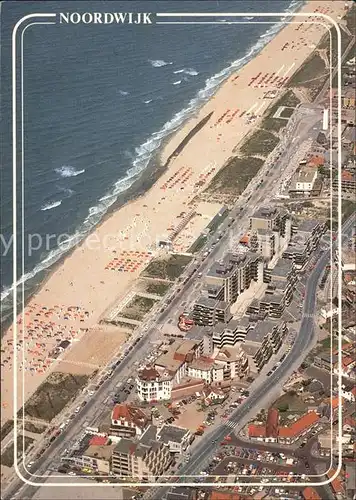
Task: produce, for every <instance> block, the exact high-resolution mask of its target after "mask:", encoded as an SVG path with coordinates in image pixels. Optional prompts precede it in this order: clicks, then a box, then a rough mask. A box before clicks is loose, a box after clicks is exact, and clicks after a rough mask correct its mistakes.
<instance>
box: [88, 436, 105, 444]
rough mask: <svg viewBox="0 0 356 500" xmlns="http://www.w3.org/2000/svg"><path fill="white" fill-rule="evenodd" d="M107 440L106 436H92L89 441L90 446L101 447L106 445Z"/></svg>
mask: <svg viewBox="0 0 356 500" xmlns="http://www.w3.org/2000/svg"><path fill="white" fill-rule="evenodd" d="M108 441H109V440H108V438H107V437H106V436H93V437H92V438H91V440H90V441H89V445H90V446H103V445H105V444H107V442H108Z"/></svg>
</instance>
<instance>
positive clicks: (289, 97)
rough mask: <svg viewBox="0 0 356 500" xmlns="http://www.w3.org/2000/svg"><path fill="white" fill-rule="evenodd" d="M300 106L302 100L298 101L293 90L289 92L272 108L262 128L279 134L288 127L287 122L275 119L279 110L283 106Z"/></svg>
mask: <svg viewBox="0 0 356 500" xmlns="http://www.w3.org/2000/svg"><path fill="white" fill-rule="evenodd" d="M298 104H300V99H298V97H297V96H296V95H295V94H294V92H293V90H288V91H287V92H285V93H284V94H283V95H282V97H281V98H280V99H278V101H277V102H276V104H275V105H274V106H272V107H271V108H270V110H269V112H268V114H267V115H266V117H265V118H264V119H263V121H262V125H261V128H263V129H265V130H273V131H275V132H279V131H280V130H281V129H282V128H284V127H285V126H286V125H287V123H288V122H287V120H283V119H280V118H273V117H274V115H275V114H276V112H277V111H278V109H279V108H280V107H281V106H286V107H290V108H295V107H296V106H298Z"/></svg>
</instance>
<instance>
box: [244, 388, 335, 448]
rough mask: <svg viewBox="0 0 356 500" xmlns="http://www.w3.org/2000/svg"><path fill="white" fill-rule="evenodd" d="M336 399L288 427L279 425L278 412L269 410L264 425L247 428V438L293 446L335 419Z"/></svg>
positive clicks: (306, 414) (272, 409) (251, 425)
mask: <svg viewBox="0 0 356 500" xmlns="http://www.w3.org/2000/svg"><path fill="white" fill-rule="evenodd" d="M338 402H339V400H338V398H334V399H332V401H331V402H328V403H325V404H322V405H320V407H319V408H317V409H316V410H311V411H308V412H306V413H304V414H303V415H302V416H301V417H299V418H297V419H296V420H294V421H293V422H291V423H290V424H289V425H284V426H281V425H279V412H278V410H277V409H276V408H270V409H269V411H268V414H267V420H266V424H257V425H256V424H250V425H249V426H248V437H249V438H250V439H251V440H255V441H264V442H272V443H281V444H293V443H295V442H296V441H298V440H299V439H301V438H303V437H304V436H306V435H307V434H309V433H311V432H312V431H315V430H316V431H317V430H320V429H322V428H323V426H324V424H325V423H326V422H328V421H329V420H330V419H333V418H335V417H336V415H334V413H333V410H335V409H336V408H337V406H338Z"/></svg>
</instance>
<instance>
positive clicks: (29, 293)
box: [0, 0, 306, 337]
mask: <svg viewBox="0 0 356 500" xmlns="http://www.w3.org/2000/svg"><path fill="white" fill-rule="evenodd" d="M291 3H293V2H291ZM297 3H298V2H297ZM305 3H306V0H302V2H301V4H300V5H297V8H296V9H295V10H293V11H292V12H291V14H290V15H291V17H293V14H294V13H295V12H298V11H300V10H301V9H302V8H303V7H304V5H305ZM288 8H290V7H288ZM279 25H280V26H279ZM286 25H287V23H286V22H282V21H278V22H276V23H275V24H273V25H272V26H271V27H270V28H269V29H268V30H267V31H266V32H265V33H264V34H263V35H262V36H263V37H266V38H267V41H266V43H265V44H264V45H262V46H261V47H260V48H259V49H258V51H257V52H256V53H255V54H253V55H252V56H251V58H249V59H248V60H247V61H245V62H243V64H242V65H241V66H238V67H236V68H235V67H231V64H233V63H231V64H230V66H227V67H226V68H224V70H222V71H225V70H228V69H229V68H231V72H230V73H228V74H227V75H226V77H225V78H224V79H223V80H222V81H221V82H220V83H219V84H218V85H217V87H216V88H215V89H214V93H213V94H212V95H211V96H210V97H209V98H208V99H203V100H202V101H201V102H200V103H199V105H198V106H197V107H196V108H195V109H193V110H192V111H191V113H188V114H187V116H186V117H185V119H184V120H183V122H182V123H181V124H180V125H179V126H178V128H177V129H175V130H172V131H171V132H170V133H168V135H167V136H166V137H164V138H163V139H162V142H161V144H160V146H159V147H158V150H157V151H156V152H155V153H154V154H153V156H152V158H151V159H150V160H149V163H148V165H147V166H146V168H145V169H144V170H143V171H142V172H140V173H139V174H138V178H137V179H136V180H135V181H134V182H133V183H132V185H131V186H130V187H129V188H128V189H126V190H125V191H123V193H120V194H119V195H118V198H117V199H116V200H115V202H114V203H113V204H112V205H110V206H109V208H108V209H107V212H105V214H104V215H103V216H102V218H101V219H100V221H99V222H98V223H96V224H94V225H93V226H92V227H91V228H90V229H89V230H88V232H87V233H85V234H83V237H82V238H81V240H80V241H79V242H78V243H77V244H75V245H74V246H73V247H72V248H70V249H69V250H67V251H65V252H64V253H63V254H62V255H60V257H59V258H58V260H57V261H55V262H54V263H53V264H50V265H49V266H48V267H47V268H45V269H43V270H41V271H39V272H38V273H36V275H35V276H33V277H32V278H29V279H28V280H26V281H25V284H26V283H27V282H30V283H31V282H32V280H35V279H36V277H38V276H39V277H41V276H42V278H40V280H39V281H40V283H38V284H36V283H35V284H34V285H29V287H28V290H25V294H24V295H25V304H24V307H26V305H27V303H28V302H29V300H31V298H32V297H33V296H35V295H36V293H39V292H40V290H41V288H43V286H44V285H45V284H46V282H47V280H48V279H49V278H50V276H51V274H52V273H53V272H55V271H56V269H57V267H58V266H60V265H62V264H63V263H64V262H65V260H66V259H67V257H69V256H70V255H71V253H72V252H73V251H74V250H75V249H76V248H77V247H79V246H80V245H81V244H82V242H83V241H84V240H85V239H86V238H87V237H88V236H89V235H90V234H92V233H94V232H95V231H96V230H97V229H98V228H99V227H100V225H101V224H103V223H105V221H106V220H107V219H108V217H111V216H113V214H114V213H115V212H116V211H117V210H119V209H120V208H122V206H124V205H125V204H127V203H130V202H133V201H135V200H136V199H138V198H139V197H140V196H143V195H144V194H145V192H147V191H148V190H149V189H151V188H152V186H153V185H154V184H155V183H156V182H157V181H158V179H159V177H160V176H161V175H163V174H164V172H165V169H166V166H168V165H167V161H166V162H164V165H162V161H161V160H162V155H163V154H164V151H165V149H166V146H167V145H168V144H169V143H170V141H171V139H172V138H173V137H174V136H176V135H177V134H179V133H180V131H181V130H182V129H183V128H184V127H185V126H186V125H187V124H189V122H191V121H193V120H195V119H196V118H197V116H198V115H199V113H200V111H201V109H202V108H203V107H204V106H205V105H206V104H207V103H208V102H209V101H210V100H211V99H213V98H214V96H215V95H216V93H217V92H218V91H219V89H220V88H221V87H222V86H223V85H224V84H225V83H226V81H227V80H228V79H229V78H230V77H231V75H233V74H235V73H236V72H237V71H240V70H241V69H242V68H243V67H244V66H246V65H247V64H249V63H250V62H251V61H252V60H253V59H254V58H255V57H257V56H258V55H259V53H260V52H261V51H262V50H264V48H265V47H266V46H268V44H269V43H270V42H271V41H272V40H273V39H274V38H275V37H276V36H278V34H279V33H280V32H281V31H282V30H283V29H284V28H285V26H286ZM277 26H279V29H278V30H276V31H275V32H273V29H274V28H275V27H277ZM270 30H271V31H272V32H273V36H272V38H271V39H268V32H269V31H270ZM271 35H272V33H271ZM260 39H261V36H260V37H259V38H258V39H257V41H256V42H255V43H254V44H253V45H252V46H251V47H250V49H247V50H246V53H245V54H244V55H243V56H242V57H241V58H240V59H238V60H237V61H243V60H244V59H245V57H246V56H247V55H248V53H249V51H252V50H254V49H255V47H256V46H257V45H258V43H259V40H260ZM216 75H217V74H215V75H213V76H211V77H209V78H208V79H207V80H206V81H205V84H207V82H208V81H209V80H211V79H212V78H214V77H216ZM202 90H204V89H201V90H200V91H198V94H197V95H199V92H201V91H202ZM197 95H196V96H195V97H194V98H193V99H192V100H194V99H197ZM183 110H184V108H183ZM183 110H181V111H183ZM163 127H164V125H163ZM193 128H195V127H193ZM187 135H189V132H188V133H187ZM184 140H185V138H183V139H182V143H183V142H184ZM237 145H238V144H237ZM237 145H236V146H237ZM172 155H173V153H172ZM150 177H151V178H150ZM74 234H75V233H74ZM71 236H73V235H71ZM40 264H41V262H39V263H38V264H36V265H40ZM35 267H36V266H35ZM31 272H32V271H29V272H28V273H31ZM28 273H26V274H28ZM19 279H20V278H19ZM37 281H38V280H37ZM9 286H11V285H9ZM20 286H21V284H20V285H18V288H19V287H20ZM12 295H13V292H12V290H10V292H9V295H8V296H7V297H5V298H4V299H3V300H1V301H0V304H1V306H0V309H2V308H3V307H4V304H5V305H6V302H7V301H10V302H12ZM19 303H20V301H18V304H19ZM20 305H21V303H20ZM6 314H7V315H8V318H6V319H5V320H3V319H2V318H0V324H1V326H2V331H3V333H2V335H1V337H3V335H4V334H5V333H6V331H7V330H8V328H9V327H10V326H11V322H12V306H10V307H9V308H8V311H6Z"/></svg>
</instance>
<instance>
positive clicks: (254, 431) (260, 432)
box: [248, 424, 266, 437]
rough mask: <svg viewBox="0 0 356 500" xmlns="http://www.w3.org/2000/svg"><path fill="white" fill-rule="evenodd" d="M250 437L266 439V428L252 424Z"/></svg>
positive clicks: (249, 430)
mask: <svg viewBox="0 0 356 500" xmlns="http://www.w3.org/2000/svg"><path fill="white" fill-rule="evenodd" d="M248 435H249V437H265V436H266V429H265V426H264V425H254V424H250V425H249V426H248Z"/></svg>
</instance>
